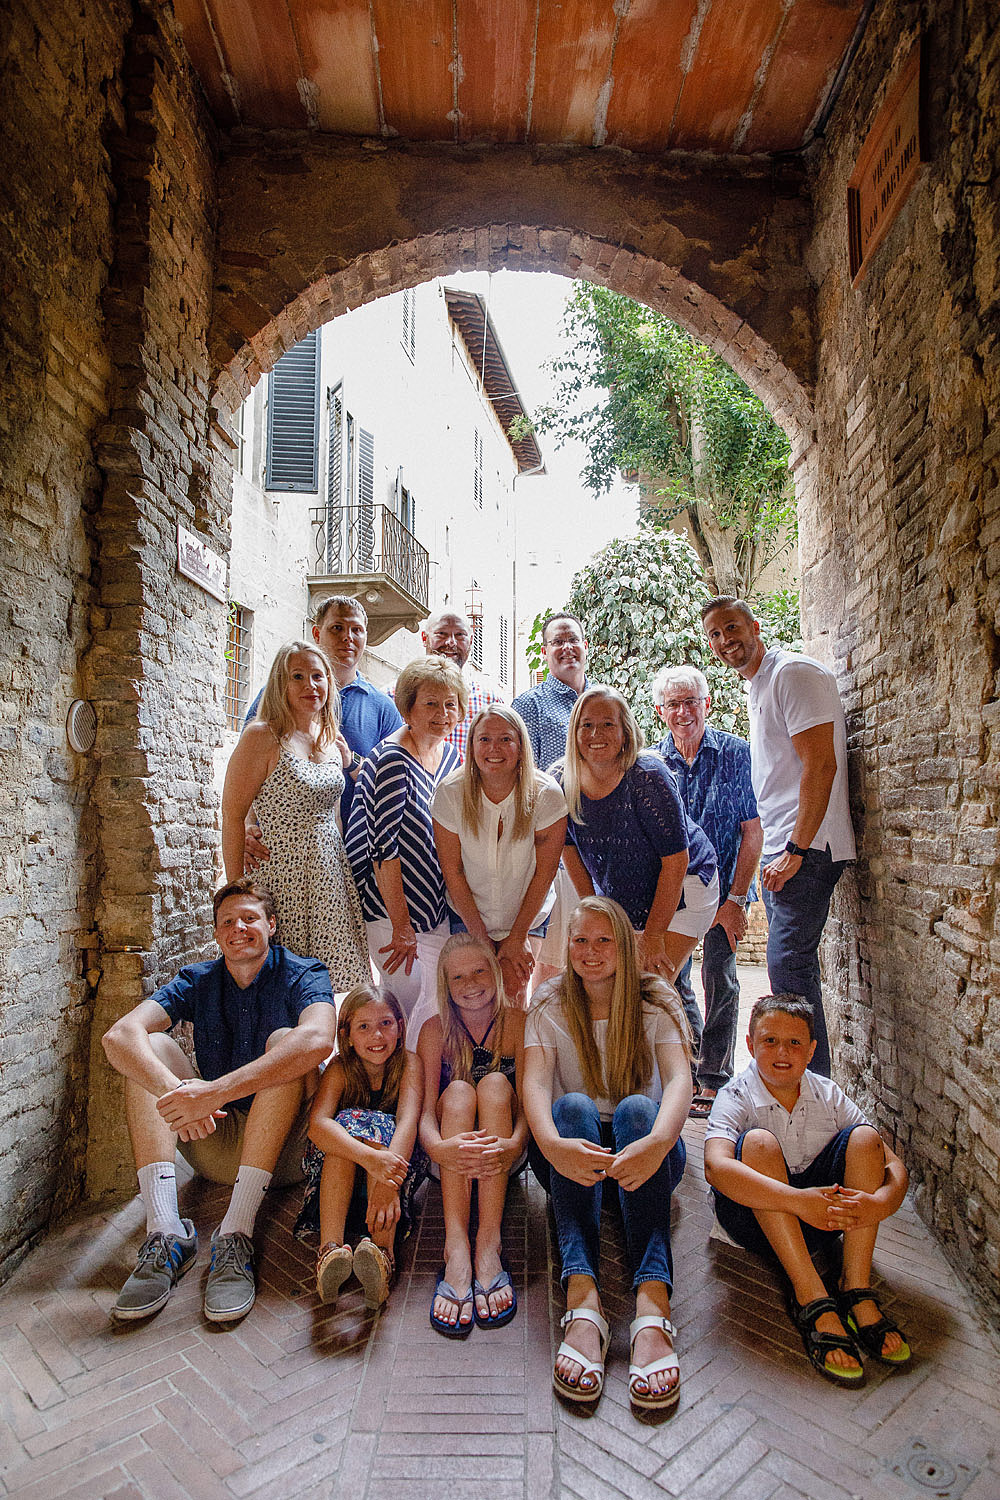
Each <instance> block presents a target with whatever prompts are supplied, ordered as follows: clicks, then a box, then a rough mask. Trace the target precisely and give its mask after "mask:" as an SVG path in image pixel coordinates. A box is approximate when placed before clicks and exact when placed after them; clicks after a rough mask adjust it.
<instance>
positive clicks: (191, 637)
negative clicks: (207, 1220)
mask: <svg viewBox="0 0 1000 1500" xmlns="http://www.w3.org/2000/svg"><path fill="white" fill-rule="evenodd" d="M122 77H123V100H124V114H123V120H122V128H121V129H120V130H118V131H116V132H115V133H114V135H113V138H112V142H111V156H112V170H113V172H114V174H115V178H116V185H117V189H118V202H117V214H116V221H115V232H116V236H117V246H116V256H115V262H114V266H113V268H112V274H111V282H110V286H109V290H108V295H107V298H106V306H107V334H108V341H109V348H110V353H111V360H112V369H113V378H112V394H111V409H110V413H109V418H108V421H107V423H106V424H105V425H104V427H103V428H102V429H101V431H100V432H99V433H98V442H97V457H98V463H99V464H100V466H101V469H102V471H103V475H104V486H103V492H102V495H101V502H100V506H99V508H98V510H97V513H96V515H95V518H94V529H95V549H96V555H97V559H98V569H97V585H96V587H97V601H96V603H97V608H96V610H95V615H94V630H93V635H92V645H91V649H90V652H89V654H88V657H87V661H86V667H85V678H86V682H87V688H88V695H89V696H90V697H92V698H93V700H94V702H95V704H96V706H97V709H98V717H99V722H100V730H99V734H98V742H97V753H98V757H99V766H98V774H97V777H96V780H95V783H94V793H93V805H94V811H95V815H96V818H97V822H98V832H99V838H100V856H99V868H98V877H99V887H98V901H97V908H96V921H97V926H98V930H99V934H100V944H101V974H100V979H99V983H98V987H97V994H96V998H95V1009H94V1023H93V1027H92V1037H91V1086H90V1131H89V1149H88V1188H89V1191H90V1193H91V1194H92V1195H97V1196H99V1195H100V1194H102V1193H104V1192H106V1191H109V1190H112V1189H116V1188H120V1187H121V1186H122V1185H123V1184H124V1183H127V1182H128V1181H130V1180H131V1161H130V1157H129V1151H128V1142H127V1138H126V1137H125V1133H124V1131H123V1129H122V1107H121V1095H120V1082H119V1080H118V1078H117V1077H116V1075H114V1074H112V1073H111V1070H110V1069H109V1068H108V1067H107V1064H106V1063H105V1061H104V1058H103V1054H102V1052H101V1047H100V1037H101V1035H102V1033H103V1031H104V1030H105V1029H106V1027H107V1026H108V1025H109V1024H110V1023H111V1022H112V1021H113V1020H115V1019H116V1018H117V1017H118V1016H119V1015H120V1014H122V1012H123V1011H125V1010H127V1009H128V1008H130V1007H131V1006H132V1005H134V1004H135V1002H136V1001H137V1000H139V999H141V998H142V997H143V995H148V994H149V993H150V992H151V991H152V990H153V988H155V986H156V985H157V984H160V983H162V982H163V981H164V980H165V979H166V978H169V977H170V976H171V975H172V974H174V973H175V972H176V971H177V969H178V968H180V967H181V966H182V964H184V963H185V962H187V961H190V960H192V959H194V958H198V957H200V956H202V953H203V950H204V947H205V941H206V935H207V933H208V931H209V929H210V925H211V901H210V895H211V890H212V887H213V885H214V883H215V871H216V855H217V848H218V809H217V801H216V796H215V790H214V786H213V757H214V751H215V748H216V746H217V745H218V744H219V741H220V738H221V723H222V693H223V687H224V676H223V674H224V669H225V659H224V651H223V642H224V626H225V618H226V606H225V605H224V604H222V603H220V602H219V601H217V600H216V599H214V598H212V597H211V596H210V595H209V594H207V593H205V592H204V591H203V590H202V589H201V588H199V587H198V586H197V585H196V584H194V583H192V582H189V581H188V580H187V579H186V578H183V577H181V576H180V575H179V573H178V572H177V568H176V563H177V542H176V527H177V524H178V523H180V524H182V525H183V526H184V527H185V528H187V530H189V531H191V532H194V533H196V534H197V535H198V536H199V537H200V538H201V540H203V541H204V542H205V543H207V545H208V546H209V547H210V548H211V549H212V550H213V551H214V552H216V553H217V554H220V555H222V556H223V557H224V556H225V555H226V554H227V552H228V547H229V509H230V496H231V489H232V460H233V454H234V451H235V449H234V444H233V441H232V437H231V435H230V434H229V432H228V430H224V429H223V427H222V426H220V425H219V423H218V421H215V420H213V418H212V407H211V404H210V396H211V390H210V380H209V370H208V354H207V330H208V321H209V316H210V310H211V301H212V263H213V255H214V224H215V161H214V134H213V131H212V128H211V125H210V122H209V120H208V118H207V116H206V115H205V114H204V113H203V111H202V108H201V105H200V96H199V95H198V93H197V91H196V89H195V87H194V85H193V82H192V79H191V76H190V73H189V70H188V68H187V65H186V62H185V61H184V60H183V54H182V53H181V50H180V44H179V41H178V39H177V36H176V34H175V32H174V29H173V23H172V20H171V18H170V16H169V13H168V11H167V10H166V9H165V8H161V7H160V6H158V5H149V6H146V5H140V6H139V7H137V10H136V14H135V20H134V24H133V27H132V30H131V32H130V34H129V37H128V41H127V46H126V53H125V59H124V64H123V72H122Z"/></svg>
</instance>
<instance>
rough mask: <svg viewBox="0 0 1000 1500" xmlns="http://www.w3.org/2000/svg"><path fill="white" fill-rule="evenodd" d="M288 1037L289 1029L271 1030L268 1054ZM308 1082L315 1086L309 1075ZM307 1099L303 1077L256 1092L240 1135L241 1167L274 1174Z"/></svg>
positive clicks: (267, 1048)
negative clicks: (277, 1043) (241, 1148)
mask: <svg viewBox="0 0 1000 1500" xmlns="http://www.w3.org/2000/svg"><path fill="white" fill-rule="evenodd" d="M287 1034H288V1027H281V1028H279V1030H277V1031H272V1033H271V1035H270V1036H269V1037H268V1039H267V1047H266V1050H267V1051H268V1052H269V1051H270V1050H271V1048H272V1047H273V1046H274V1045H275V1043H276V1042H278V1041H280V1039H281V1038H282V1037H283V1036H287ZM308 1081H309V1083H312V1084H313V1086H315V1075H314V1074H312V1073H311V1074H310V1075H309V1080H308ZM307 1096H308V1093H307V1080H306V1079H305V1078H294V1079H292V1081H291V1083H279V1084H276V1085H275V1087H274V1088H269V1089H258V1090H257V1093H256V1094H255V1095H254V1097H253V1103H252V1104H251V1106H250V1112H249V1114H248V1115H247V1123H246V1128H245V1130H244V1132H243V1150H242V1152H241V1154H240V1166H241V1167H257V1168H259V1169H260V1170H261V1171H263V1172H273V1171H274V1169H275V1167H276V1166H277V1163H278V1157H279V1156H280V1155H281V1151H282V1147H283V1146H284V1144H285V1141H286V1140H287V1138H288V1132H289V1131H290V1130H291V1128H292V1126H293V1125H294V1123H295V1121H296V1118H297V1117H298V1113H299V1110H300V1109H301V1108H302V1104H303V1101H304V1100H305V1099H306V1098H307Z"/></svg>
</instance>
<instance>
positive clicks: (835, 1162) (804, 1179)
mask: <svg viewBox="0 0 1000 1500" xmlns="http://www.w3.org/2000/svg"><path fill="white" fill-rule="evenodd" d="M857 1128H858V1127H857V1125H848V1126H846V1128H845V1129H843V1130H838V1131H837V1134H836V1135H834V1136H831V1137H830V1139H829V1140H828V1141H827V1143H826V1145H825V1146H824V1147H823V1149H822V1151H821V1152H820V1153H819V1155H818V1156H814V1157H813V1159H812V1161H811V1162H810V1163H809V1165H808V1166H807V1167H805V1168H804V1169H803V1170H802V1171H801V1172H789V1171H788V1163H787V1162H786V1163H785V1171H786V1173H787V1176H788V1182H789V1186H791V1187H794V1188H809V1187H832V1186H833V1184H834V1183H835V1182H836V1183H838V1184H843V1181H844V1169H845V1167H846V1164H847V1143H848V1141H849V1140H850V1138H851V1131H852V1130H857ZM745 1135H746V1131H744V1132H743V1135H741V1136H740V1138H739V1140H738V1141H737V1142H736V1160H737V1161H742V1160H743V1137H744V1136H745ZM712 1198H713V1200H714V1205H715V1217H716V1218H717V1219H718V1221H719V1223H720V1224H721V1225H722V1227H723V1229H724V1230H725V1231H726V1233H727V1234H728V1236H729V1238H730V1239H731V1240H735V1241H736V1243H737V1244H738V1245H742V1246H743V1249H744V1250H752V1251H753V1252H754V1254H755V1255H762V1256H763V1257H764V1258H765V1259H766V1260H774V1259H775V1254H774V1251H773V1250H772V1249H771V1242H770V1240H769V1239H768V1237H767V1235H766V1234H765V1233H764V1231H763V1229H761V1227H760V1220H759V1219H758V1218H757V1215H756V1214H755V1213H754V1211H753V1209H752V1208H748V1207H747V1206H746V1204H745V1203H736V1202H734V1201H733V1199H732V1198H727V1197H726V1196H725V1194H724V1193H720V1192H719V1191H718V1189H717V1188H713V1189H712ZM799 1225H800V1227H801V1229H802V1238H803V1239H804V1240H805V1242H806V1248H807V1250H808V1251H809V1253H810V1255H811V1254H812V1253H813V1252H814V1251H816V1250H820V1249H822V1248H823V1246H824V1245H831V1244H833V1243H834V1242H835V1241H836V1240H838V1239H839V1238H840V1230H839V1229H814V1228H813V1226H812V1225H811V1224H807V1223H806V1222H805V1220H804V1219H800V1220H799Z"/></svg>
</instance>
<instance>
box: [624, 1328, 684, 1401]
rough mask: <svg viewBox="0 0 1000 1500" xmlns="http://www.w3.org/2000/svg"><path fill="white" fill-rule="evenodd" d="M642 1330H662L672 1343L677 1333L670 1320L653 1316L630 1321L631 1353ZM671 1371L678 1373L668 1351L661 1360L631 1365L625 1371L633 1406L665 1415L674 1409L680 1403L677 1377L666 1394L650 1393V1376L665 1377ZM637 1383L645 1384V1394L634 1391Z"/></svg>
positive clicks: (676, 1366) (677, 1367)
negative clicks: (637, 1335) (665, 1412)
mask: <svg viewBox="0 0 1000 1500" xmlns="http://www.w3.org/2000/svg"><path fill="white" fill-rule="evenodd" d="M644 1328H660V1329H662V1330H663V1332H664V1333H665V1334H666V1335H667V1338H668V1339H670V1341H671V1343H672V1342H673V1339H674V1336H675V1333H676V1329H675V1328H674V1325H673V1323H671V1321H670V1319H669V1318H660V1317H656V1316H654V1315H649V1316H647V1317H645V1318H633V1319H632V1322H631V1323H630V1324H629V1330H628V1337H629V1351H630V1353H631V1352H632V1351H633V1350H634V1349H635V1336H636V1334H637V1333H641V1332H642V1330H643V1329H644ZM671 1370H677V1371H678V1372H679V1371H680V1362H679V1361H678V1358H677V1355H676V1354H675V1353H674V1351H673V1349H671V1350H670V1352H669V1354H661V1356H660V1358H659V1359H654V1360H653V1362H652V1364H648V1365H636V1364H630V1365H629V1367H628V1393H629V1399H630V1400H631V1401H632V1402H634V1404H635V1405H636V1406H642V1407H645V1409H646V1410H647V1411H666V1410H667V1408H668V1407H671V1406H675V1405H676V1403H677V1402H678V1401H679V1400H680V1394H681V1382H680V1374H679V1373H678V1376H677V1381H676V1383H675V1384H674V1385H672V1386H671V1387H670V1389H669V1390H667V1391H655V1392H654V1391H651V1390H650V1389H649V1377H650V1375H668V1374H669V1373H670V1371H671ZM637 1380H644V1381H645V1382H646V1390H645V1391H637V1390H636V1389H635V1382H636V1381H637Z"/></svg>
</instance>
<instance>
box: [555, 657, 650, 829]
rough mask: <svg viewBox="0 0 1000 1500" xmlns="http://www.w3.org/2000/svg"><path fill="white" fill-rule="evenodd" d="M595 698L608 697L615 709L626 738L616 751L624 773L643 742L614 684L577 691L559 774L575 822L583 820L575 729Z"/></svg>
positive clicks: (636, 756) (630, 765) (633, 719)
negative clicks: (578, 693) (561, 769)
mask: <svg viewBox="0 0 1000 1500" xmlns="http://www.w3.org/2000/svg"><path fill="white" fill-rule="evenodd" d="M595 698H607V699H608V701H609V702H610V703H613V704H614V705H615V706H616V708H617V709H618V715H619V718H620V719H621V728H622V735H623V736H624V741H625V742H624V744H623V745H622V748H621V749H620V750H619V752H618V765H619V768H620V770H621V773H622V775H623V776H624V775H625V772H626V771H631V769H632V767H633V766H634V765H635V763H636V761H637V760H638V758H639V751H640V750H641V749H642V747H643V746H644V745H645V743H646V741H645V739H644V738H643V733H642V730H641V729H640V728H639V725H638V724H637V723H636V720H635V715H634V714H633V712H632V710H631V709H630V708H629V706H628V704H627V703H626V702H625V699H624V698H623V697H622V695H621V693H620V692H619V691H618V689H617V688H613V687H602V686H600V685H599V684H597V685H595V686H594V687H589V688H587V690H586V692H583V693H581V694H580V696H579V698H577V700H576V702H575V703H574V705H573V712H572V713H571V714H570V716H569V728H568V729H567V731H566V755H565V757H564V759H563V776H562V783H563V792H564V793H565V796H566V805H567V807H568V808H569V815H570V817H571V818H572V819H573V822H574V823H582V822H583V817H582V816H581V803H580V796H581V793H580V766H581V763H582V762H581V757H580V751H579V749H578V748H577V743H576V731H577V728H578V727H579V724H580V720H581V719H582V717H583V715H584V714H585V713H586V712H587V710H588V708H589V706H590V704H591V703H593V701H594V699H595Z"/></svg>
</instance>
